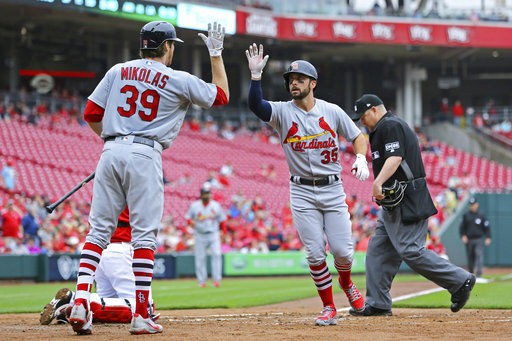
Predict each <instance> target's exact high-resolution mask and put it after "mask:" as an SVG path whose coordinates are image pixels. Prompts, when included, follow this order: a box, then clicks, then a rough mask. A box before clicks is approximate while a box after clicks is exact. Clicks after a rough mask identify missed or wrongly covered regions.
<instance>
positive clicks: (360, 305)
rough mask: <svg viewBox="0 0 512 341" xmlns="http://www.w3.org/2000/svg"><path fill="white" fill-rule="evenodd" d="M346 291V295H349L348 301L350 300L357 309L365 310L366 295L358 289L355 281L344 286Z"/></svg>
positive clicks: (351, 304)
mask: <svg viewBox="0 0 512 341" xmlns="http://www.w3.org/2000/svg"><path fill="white" fill-rule="evenodd" d="M342 289H343V291H344V292H345V295H347V298H348V301H349V302H350V306H351V307H352V308H353V309H354V310H355V311H362V310H364V297H363V295H361V293H360V292H359V289H357V287H356V285H355V284H354V283H350V285H349V286H348V288H346V289H345V288H342Z"/></svg>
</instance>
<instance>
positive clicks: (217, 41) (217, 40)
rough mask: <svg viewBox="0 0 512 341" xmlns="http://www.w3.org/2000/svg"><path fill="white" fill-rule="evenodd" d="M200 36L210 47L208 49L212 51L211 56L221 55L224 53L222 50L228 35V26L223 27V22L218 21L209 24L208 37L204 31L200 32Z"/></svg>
mask: <svg viewBox="0 0 512 341" xmlns="http://www.w3.org/2000/svg"><path fill="white" fill-rule="evenodd" d="M197 35H198V36H200V37H201V39H203V41H204V43H205V44H206V47H208V51H209V52H210V56H212V57H220V55H221V54H222V50H223V49H224V36H225V35H226V28H225V27H222V26H221V24H217V22H214V23H213V29H212V23H209V24H208V37H207V36H205V35H204V34H202V33H198V34H197Z"/></svg>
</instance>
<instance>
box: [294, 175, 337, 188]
mask: <svg viewBox="0 0 512 341" xmlns="http://www.w3.org/2000/svg"><path fill="white" fill-rule="evenodd" d="M294 178H295V179H297V180H298V182H299V183H300V184H301V185H308V186H325V185H328V184H330V183H331V177H330V176H326V177H323V178H319V179H306V178H300V177H294V176H291V177H290V181H291V182H296V181H294ZM339 179H340V178H339V177H338V176H337V175H334V181H333V183H334V182H336V181H338V180H339Z"/></svg>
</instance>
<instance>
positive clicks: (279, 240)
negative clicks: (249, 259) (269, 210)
mask: <svg viewBox="0 0 512 341" xmlns="http://www.w3.org/2000/svg"><path fill="white" fill-rule="evenodd" d="M283 243H284V237H283V233H282V232H281V231H280V230H279V227H278V226H277V225H274V224H272V225H271V226H270V231H269V232H268V233H267V245H268V249H269V251H277V250H279V249H280V248H281V246H282V244H283Z"/></svg>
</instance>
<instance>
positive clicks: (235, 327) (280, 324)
mask: <svg viewBox="0 0 512 341" xmlns="http://www.w3.org/2000/svg"><path fill="white" fill-rule="evenodd" d="M435 287H436V286H435V285H434V284H432V283H430V282H424V283H414V284H411V283H395V284H394V287H393V289H392V291H391V293H392V295H393V297H395V298H396V297H398V296H400V295H405V294H410V293H414V292H418V291H421V290H426V289H432V288H435ZM336 292H337V294H336V304H337V306H338V309H339V313H338V317H339V319H338V325H336V326H329V327H317V326H314V324H313V321H314V317H315V316H316V314H317V313H318V312H319V310H320V309H321V306H320V302H319V299H318V298H316V297H315V298H313V299H306V300H300V301H295V302H286V303H280V304H274V305H269V306H264V307H254V308H244V309H202V310H172V311H159V312H160V313H161V314H162V316H161V318H160V320H159V323H161V324H162V325H163V326H164V332H163V333H162V334H159V335H151V336H145V337H144V336H142V337H141V336H139V337H137V338H151V339H155V340H156V339H159V340H164V339H165V340H223V341H226V340H266V341H269V340H313V341H317V340H358V341H360V340H372V339H373V340H377V339H378V340H379V341H381V340H392V339H401V340H403V339H407V340H420V339H421V340H424V339H436V340H440V339H454V338H462V337H463V338H464V339H469V340H510V339H512V310H466V309H463V310H462V311H460V312H458V313H456V314H454V313H452V312H451V311H450V310H449V302H447V305H446V309H393V314H394V315H393V316H391V317H353V316H350V315H348V313H347V309H346V307H347V301H346V298H344V297H342V296H341V294H340V293H339V292H338V291H336ZM38 319H39V315H38V314H15V315H13V314H4V315H0V333H1V338H2V339H3V340H36V339H38V340H49V339H51V340H69V339H70V338H75V337H78V336H75V335H74V333H73V331H72V330H71V327H70V326H69V325H50V326H41V325H39V320H38ZM81 338H89V339H94V340H114V339H115V340H119V339H128V338H130V339H134V338H135V336H130V334H129V333H128V325H119V324H96V325H94V326H93V335H92V336H82V337H81Z"/></svg>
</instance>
